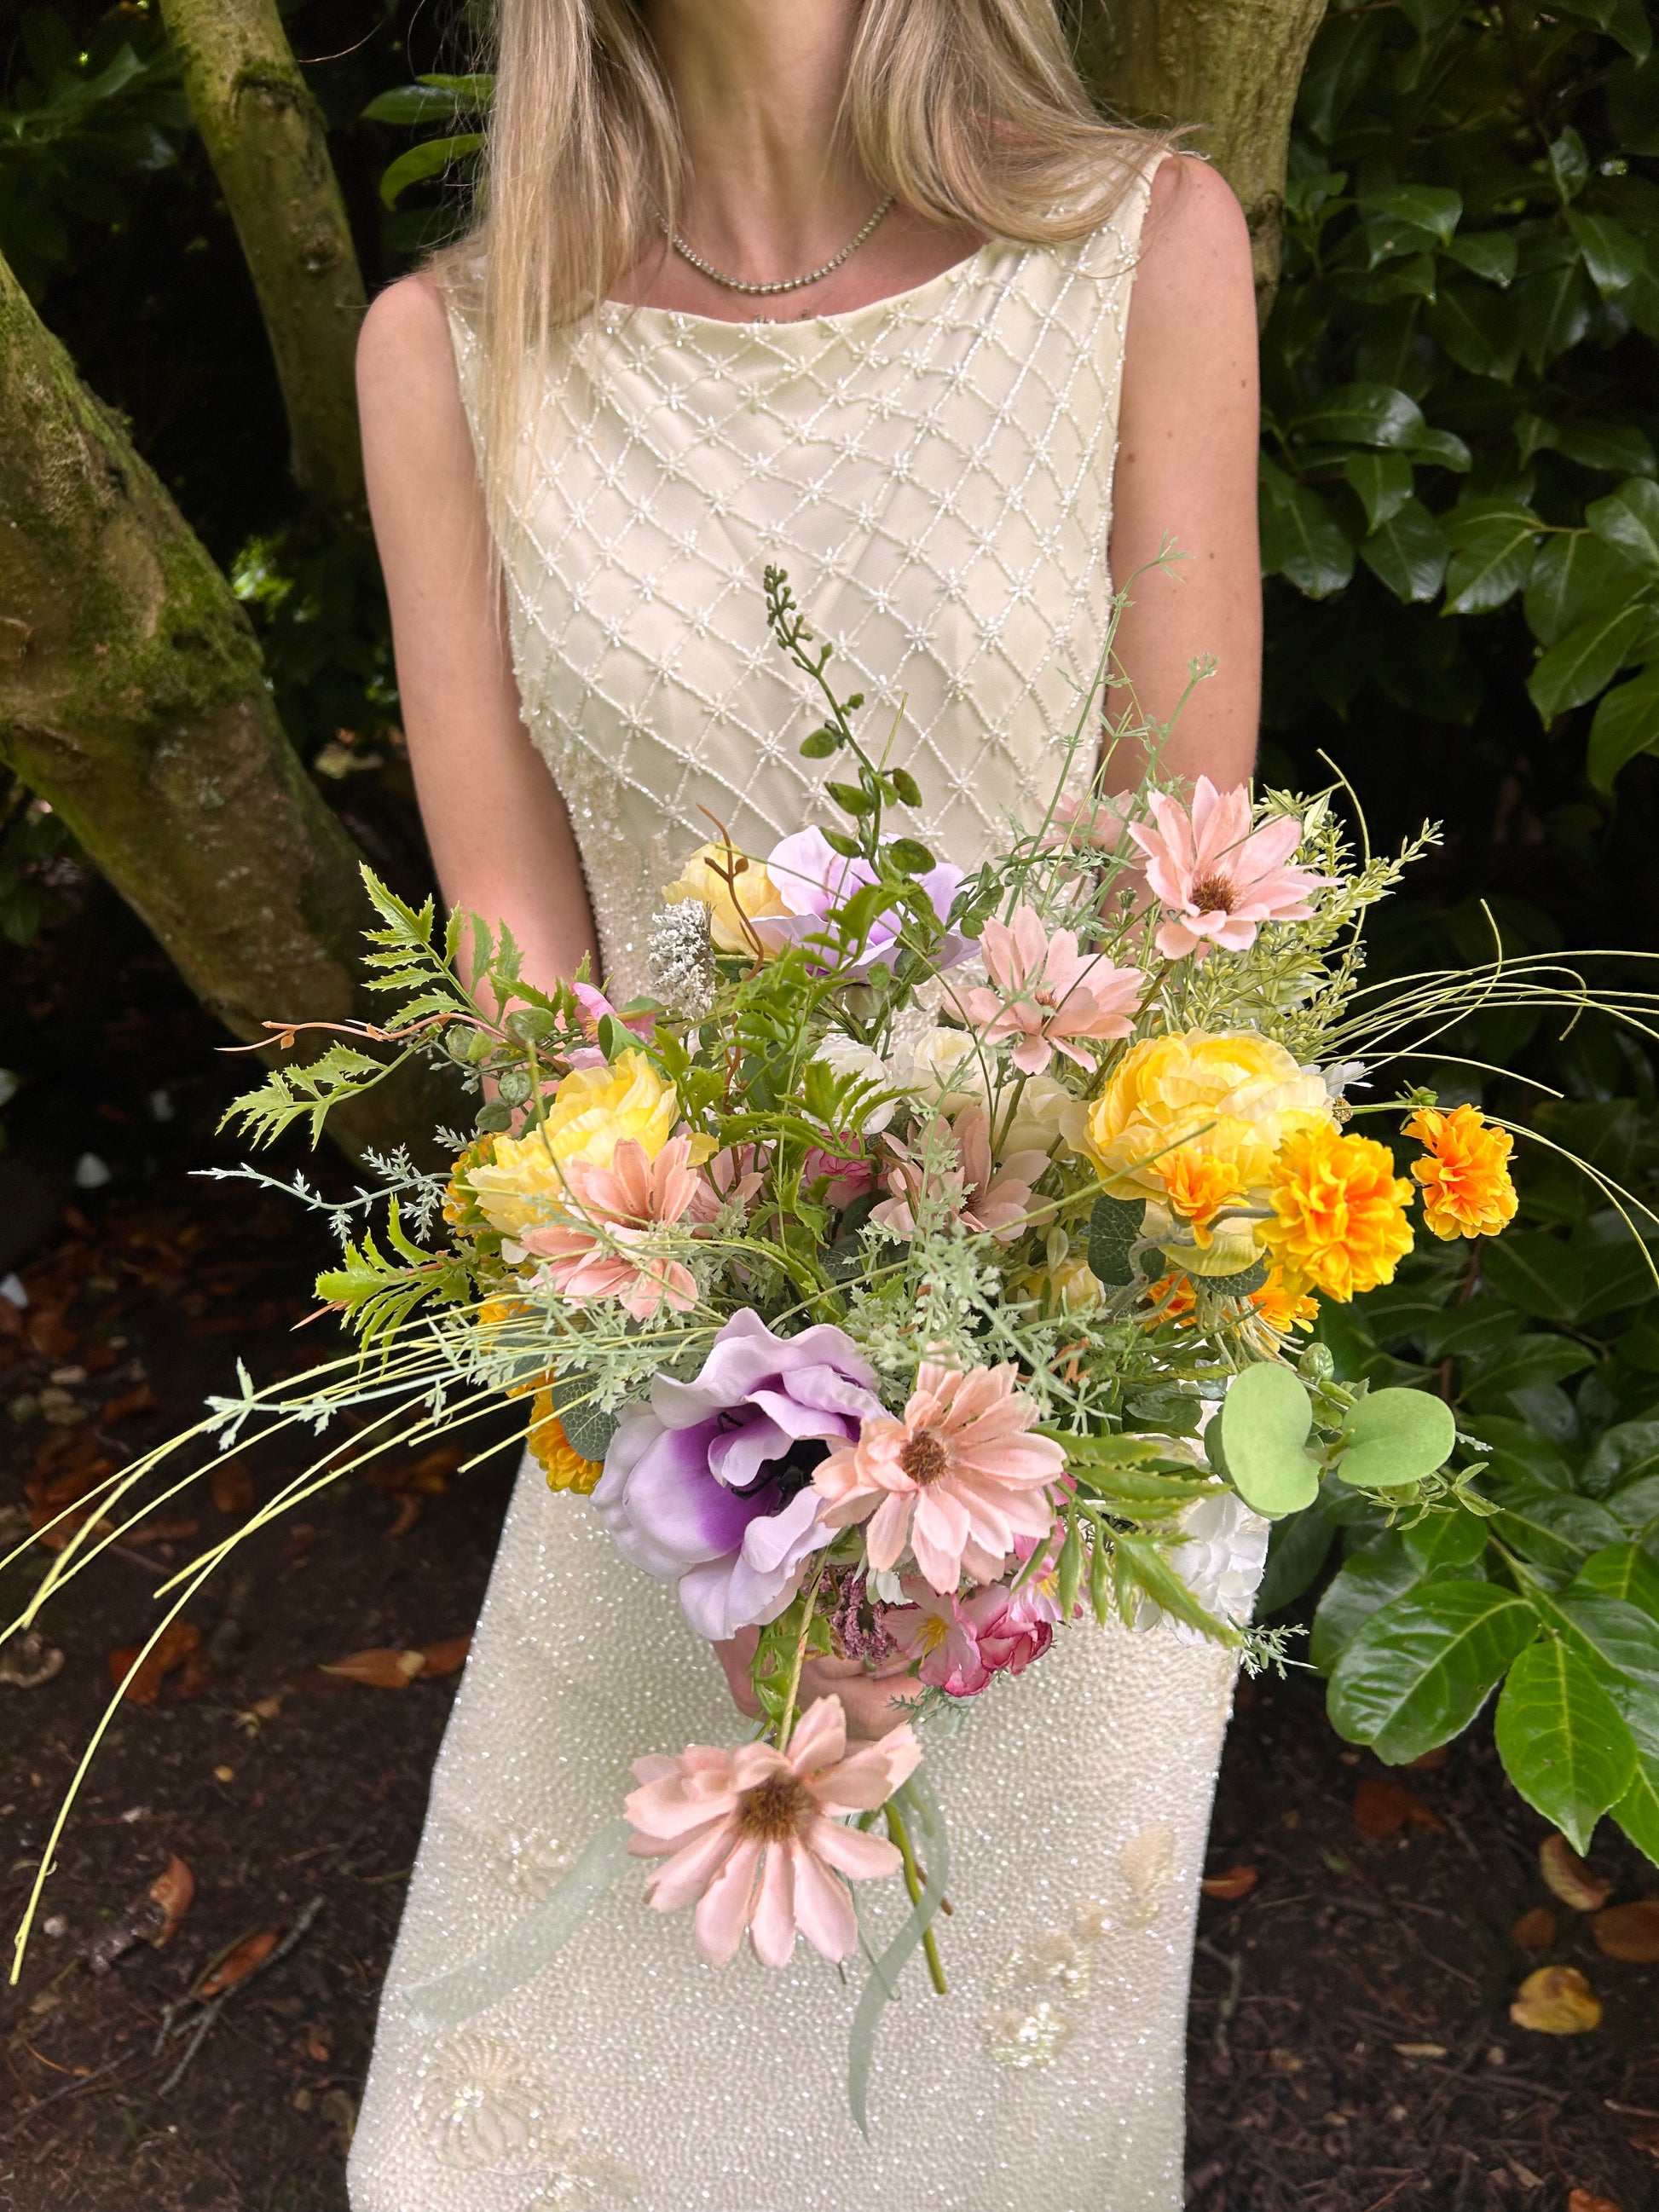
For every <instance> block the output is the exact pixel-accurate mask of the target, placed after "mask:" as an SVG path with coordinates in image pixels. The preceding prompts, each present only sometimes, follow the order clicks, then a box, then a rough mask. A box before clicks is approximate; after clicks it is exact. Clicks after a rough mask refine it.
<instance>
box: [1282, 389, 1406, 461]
mask: <svg viewBox="0 0 1659 2212" xmlns="http://www.w3.org/2000/svg"><path fill="white" fill-rule="evenodd" d="M1290 427H1291V431H1292V433H1293V435H1296V436H1297V437H1299V438H1304V439H1306V440H1307V441H1309V442H1310V444H1315V445H1322V446H1395V447H1408V446H1411V445H1412V444H1413V443H1414V442H1415V441H1416V440H1417V439H1418V438H1419V436H1420V435H1421V434H1422V432H1423V431H1424V430H1425V428H1427V425H1426V424H1425V422H1424V420H1423V410H1422V409H1421V408H1420V407H1419V405H1418V404H1417V402H1416V401H1415V400H1414V399H1413V398H1412V396H1411V394H1410V393H1409V392H1401V390H1400V388H1399V386H1397V385H1392V384H1341V385H1338V386H1336V388H1335V389H1334V391H1331V392H1326V393H1325V394H1324V396H1323V397H1322V398H1320V399H1319V400H1317V401H1316V403H1315V404H1314V405H1313V406H1311V407H1310V408H1308V409H1307V410H1305V412H1304V413H1303V414H1300V415H1297V416H1294V417H1293V418H1292V420H1291V426H1290Z"/></svg>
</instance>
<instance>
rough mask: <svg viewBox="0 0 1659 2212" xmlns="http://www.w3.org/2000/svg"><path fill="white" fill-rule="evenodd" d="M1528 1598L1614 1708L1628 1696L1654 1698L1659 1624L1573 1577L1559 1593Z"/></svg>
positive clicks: (1538, 1592) (1622, 1600)
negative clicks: (1600, 1684)
mask: <svg viewBox="0 0 1659 2212" xmlns="http://www.w3.org/2000/svg"><path fill="white" fill-rule="evenodd" d="M1593 1556H1594V1554H1592V1557H1593ZM1641 1556H1642V1554H1641V1553H1640V1552H1639V1550H1638V1557H1641ZM1585 1565H1589V1561H1588V1560H1587V1561H1586V1562H1585ZM1582 1573H1583V1569H1582V1568H1581V1569H1580V1574H1582ZM1531 1595H1532V1601H1533V1603H1534V1606H1536V1607H1537V1608H1538V1612H1539V1614H1540V1617H1541V1619H1542V1620H1544V1622H1545V1623H1546V1625H1547V1626H1548V1627H1550V1628H1552V1629H1553V1631H1554V1632H1555V1633H1556V1634H1557V1635H1558V1636H1559V1637H1560V1638H1562V1640H1563V1642H1565V1643H1566V1644H1570V1645H1571V1648H1572V1649H1573V1650H1575V1651H1577V1654H1578V1656H1579V1657H1580V1658H1581V1659H1583V1662H1584V1663H1585V1665H1586V1666H1587V1667H1589V1668H1590V1670H1591V1672H1592V1673H1593V1674H1595V1676H1596V1677H1597V1679H1598V1680H1600V1681H1601V1683H1602V1685H1603V1686H1604V1687H1605V1688H1606V1690H1607V1694H1608V1695H1609V1696H1610V1697H1611V1698H1612V1699H1613V1703H1614V1704H1615V1705H1619V1706H1620V1708H1621V1709H1622V1707H1623V1706H1625V1705H1626V1704H1628V1703H1629V1702H1630V1700H1631V1698H1632V1694H1634V1695H1637V1696H1646V1697H1649V1698H1652V1697H1655V1696H1656V1695H1659V1620H1654V1619H1653V1618H1652V1616H1651V1615H1650V1614H1649V1613H1644V1611H1643V1609H1642V1607H1640V1606H1639V1605H1635V1604H1632V1602H1631V1601H1630V1600H1629V1599H1628V1598H1622V1597H1615V1596H1614V1595H1612V1594H1611V1593H1610V1592H1608V1591H1606V1590H1600V1589H1581V1588H1579V1586H1578V1577H1577V1576H1575V1577H1574V1578H1573V1583H1572V1584H1571V1587H1570V1588H1568V1589H1565V1590H1562V1591H1560V1592H1559V1594H1557V1593H1554V1592H1552V1591H1549V1590H1542V1589H1535V1590H1534V1591H1533V1592H1532V1594H1531ZM1656 1710H1659V1708H1656Z"/></svg>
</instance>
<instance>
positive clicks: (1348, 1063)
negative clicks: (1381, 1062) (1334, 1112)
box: [1316, 1060, 1371, 1099]
mask: <svg viewBox="0 0 1659 2212" xmlns="http://www.w3.org/2000/svg"><path fill="white" fill-rule="evenodd" d="M1316 1073H1319V1074H1320V1075H1322V1077H1323V1079H1324V1083H1325V1089H1326V1091H1327V1092H1328V1094H1329V1096H1330V1097H1331V1098H1333V1099H1337V1098H1340V1097H1341V1096H1342V1094H1343V1092H1344V1091H1369V1090H1370V1087H1371V1086H1370V1082H1369V1080H1368V1073H1369V1071H1368V1070H1367V1068H1366V1066H1365V1063H1364V1060H1336V1061H1334V1063H1333V1065H1332V1066H1329V1067H1326V1068H1321V1069H1318V1070H1316Z"/></svg>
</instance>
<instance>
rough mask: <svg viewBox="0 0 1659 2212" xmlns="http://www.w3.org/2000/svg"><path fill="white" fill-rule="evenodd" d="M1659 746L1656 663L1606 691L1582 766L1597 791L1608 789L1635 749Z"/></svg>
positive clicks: (1596, 715) (1634, 756)
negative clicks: (1583, 765) (1629, 680)
mask: <svg viewBox="0 0 1659 2212" xmlns="http://www.w3.org/2000/svg"><path fill="white" fill-rule="evenodd" d="M1656 748H1659V663H1656V664H1655V665H1653V666H1651V667H1649V668H1644V670H1643V671H1642V673H1641V674H1640V675H1639V676H1638V677H1636V678H1633V679H1632V681H1631V682H1630V683H1628V684H1620V685H1619V686H1618V687H1617V689H1616V690H1612V691H1609V692H1607V695H1606V696H1604V697H1603V699H1602V700H1601V704H1600V705H1599V706H1598V707H1597V708H1596V710H1595V720H1594V721H1593V722H1592V723H1591V724H1590V733H1589V752H1588V754H1587V756H1586V760H1585V766H1586V769H1587V771H1588V773H1589V780H1590V781H1591V782H1592V783H1593V784H1594V785H1595V788H1596V789H1597V790H1598V791H1605V792H1610V791H1611V790H1612V789H1613V781H1614V779H1615V778H1616V777H1617V775H1618V774H1619V771H1620V769H1622V768H1626V767H1627V766H1628V765H1629V763H1631V762H1632V761H1633V760H1634V759H1635V758H1636V757H1637V755H1638V753H1645V752H1652V751H1654V750H1656Z"/></svg>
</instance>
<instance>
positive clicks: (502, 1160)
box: [466, 1052, 679, 1237]
mask: <svg viewBox="0 0 1659 2212" xmlns="http://www.w3.org/2000/svg"><path fill="white" fill-rule="evenodd" d="M678 1112H679V1102H678V1098H677V1097H676V1096H675V1092H674V1086H673V1085H672V1084H671V1083H665V1082H664V1081H663V1079H662V1078H661V1076H659V1074H658V1073H657V1071H656V1069H655V1068H654V1067H653V1066H652V1065H651V1062H650V1061H649V1060H647V1058H646V1056H645V1054H643V1053H641V1052H623V1053H619V1054H617V1058H616V1060H614V1061H613V1062H612V1063H611V1066H608V1067H577V1068H573V1069H572V1070H571V1072H570V1073H569V1074H568V1075H567V1076H566V1077H565V1079H564V1080H563V1081H562V1083H561V1084H560V1085H559V1087H558V1089H557V1090H556V1091H555V1092H554V1094H553V1098H552V1103H550V1106H549V1107H548V1109H547V1115H546V1118H545V1120H544V1122H543V1123H542V1125H541V1127H539V1128H538V1127H534V1126H532V1127H528V1128H526V1130H525V1132H524V1133H523V1135H522V1136H518V1137H497V1138H496V1139H495V1145H494V1154H493V1158H492V1159H491V1161H490V1163H489V1164H488V1165H486V1166H482V1167H475V1168H473V1169H472V1170H471V1172H470V1174H469V1175H468V1176H467V1178H466V1181H467V1183H468V1185H469V1187H470V1188H471V1191H472V1194H473V1196H474V1197H475V1198H476V1199H477V1202H478V1204H479V1206H481V1207H482V1208H483V1212H484V1213H485V1215H486V1217H487V1218H488V1219H489V1225H490V1227H491V1228H492V1229H498V1230H500V1231H501V1234H502V1236H503V1237H520V1236H522V1235H523V1233H524V1231H526V1229H528V1228H530V1227H531V1226H532V1225H533V1224H534V1223H536V1222H538V1221H545V1220H546V1219H547V1218H549V1216H550V1212H553V1211H554V1210H555V1209H554V1206H553V1205H552V1203H551V1201H555V1200H557V1199H558V1198H560V1197H561V1196H562V1194H563V1190H564V1176H563V1174H562V1169H563V1167H564V1164H565V1163H566V1162H567V1161H568V1160H575V1159H582V1160H591V1161H592V1163H593V1164H594V1165H595V1166H596V1167H602V1168H608V1167H609V1166H610V1164H611V1156H612V1155H613V1153H614V1152H616V1149H617V1146H618V1145H619V1144H621V1143H622V1141H623V1139H624V1138H628V1137H631V1138H633V1139H634V1140H635V1143H636V1144H638V1145H641V1146H643V1147H644V1149H645V1153H646V1157H647V1159H655V1158H656V1157H657V1154H658V1153H659V1152H660V1151H661V1150H662V1148H663V1146H665V1144H666V1143H667V1142H668V1139H669V1138H670V1137H671V1135H672V1134H673V1131H674V1122H675V1120H676V1117H677V1116H678Z"/></svg>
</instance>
